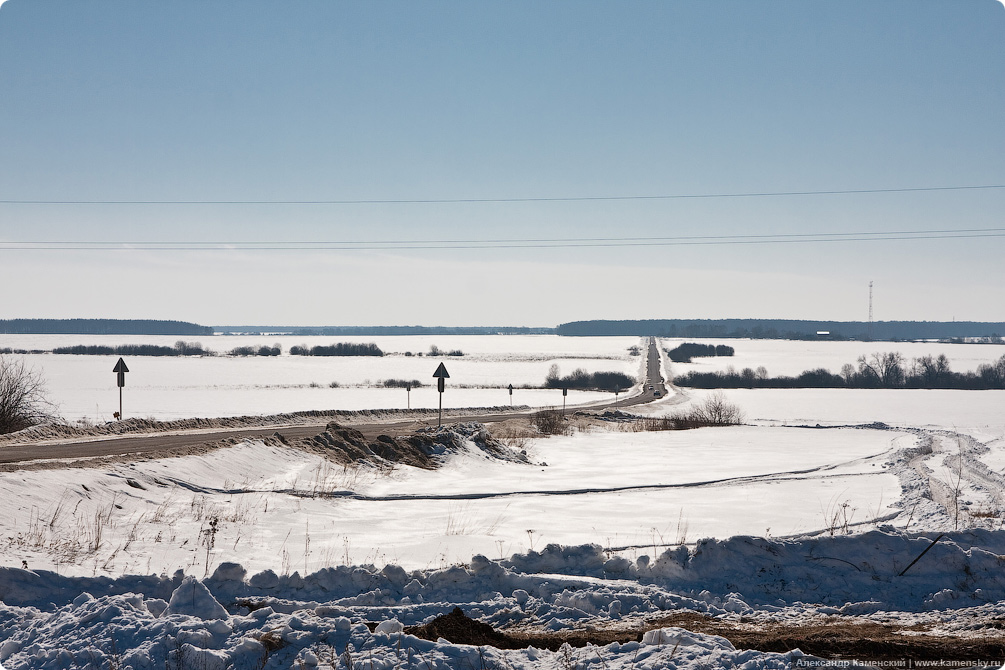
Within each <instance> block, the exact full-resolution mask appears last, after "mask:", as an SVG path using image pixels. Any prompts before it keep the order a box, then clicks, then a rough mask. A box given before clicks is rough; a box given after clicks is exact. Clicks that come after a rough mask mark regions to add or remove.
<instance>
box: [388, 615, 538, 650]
mask: <svg viewBox="0 0 1005 670" xmlns="http://www.w3.org/2000/svg"><path fill="white" fill-rule="evenodd" d="M405 632H406V633H408V634H409V635H414V636H415V637H420V638H422V639H423V640H431V641H433V642H435V641H436V640H438V639H439V638H441V637H442V638H443V639H445V640H449V641H450V642H453V643H454V644H470V645H474V646H476V647H481V646H486V645H487V646H490V647H495V648H497V649H522V648H524V647H527V646H529V644H527V643H524V642H523V641H521V640H517V639H514V638H511V637H510V636H509V635H506V634H505V633H500V632H499V631H497V630H496V629H494V628H493V627H492V626H490V625H488V624H487V623H482V622H481V621H476V620H475V619H472V618H470V617H469V616H468V615H466V614H465V613H464V611H463V610H462V609H461V608H460V607H455V608H454V609H453V611H451V612H450V613H449V614H443V615H441V616H438V617H436V618H435V619H433V620H432V621H430V622H429V623H426V624H422V625H421V626H406V627H405Z"/></svg>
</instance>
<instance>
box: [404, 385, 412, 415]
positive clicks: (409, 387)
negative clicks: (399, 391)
mask: <svg viewBox="0 0 1005 670" xmlns="http://www.w3.org/2000/svg"><path fill="white" fill-rule="evenodd" d="M405 393H407V394H408V409H412V385H411V384H405Z"/></svg>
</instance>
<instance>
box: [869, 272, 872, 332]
mask: <svg viewBox="0 0 1005 670" xmlns="http://www.w3.org/2000/svg"><path fill="white" fill-rule="evenodd" d="M869 323H870V324H871V323H872V282H869Z"/></svg>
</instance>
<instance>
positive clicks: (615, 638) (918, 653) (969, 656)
mask: <svg viewBox="0 0 1005 670" xmlns="http://www.w3.org/2000/svg"><path fill="white" fill-rule="evenodd" d="M668 627H677V628H684V629H686V630H689V631H693V632H696V633H705V634H709V635H718V636H720V637H724V638H726V639H727V640H729V641H730V643H731V644H733V646H734V647H736V648H737V649H756V650H758V651H773V652H778V653H784V652H788V651H791V650H792V649H800V650H802V651H803V653H806V654H811V655H813V656H818V657H820V658H826V659H835V660H836V659H857V660H859V661H863V662H869V661H887V662H888V661H898V660H901V661H908V660H910V661H939V660H952V661H954V662H964V661H965V662H970V663H977V662H978V661H981V662H985V663H987V662H990V661H994V660H995V659H1002V658H1005V638H1003V637H1002V636H1001V629H1002V628H1005V621H1003V620H999V621H989V622H987V630H986V631H982V632H983V635H980V636H979V637H953V636H946V635H928V634H925V631H927V630H928V629H929V628H930V625H929V624H916V625H912V626H907V627H898V626H891V625H884V624H877V623H869V622H861V621H854V622H849V621H847V620H842V619H840V618H837V619H835V620H834V621H833V622H828V623H822V624H813V625H791V624H781V623H778V624H775V623H770V622H769V623H765V622H757V623H753V622H747V621H744V620H742V619H741V620H740V621H738V622H735V621H725V620H722V619H717V618H714V617H710V616H706V615H704V614H699V613H697V612H677V613H675V614H672V615H670V616H667V617H661V618H659V619H649V620H647V621H646V622H645V623H644V624H638V625H629V626H612V627H610V628H604V629H596V630H578V629H574V630H562V631H541V632H532V631H521V632H517V633H509V634H507V633H504V632H501V631H497V630H495V629H494V628H492V627H491V626H489V625H488V624H485V623H482V622H480V621H476V620H474V619H471V618H470V617H468V616H467V615H465V614H464V612H463V611H462V610H461V608H459V607H455V608H454V610H453V611H452V612H450V613H449V614H444V615H442V616H439V617H436V618H435V619H433V620H432V621H430V622H429V623H427V624H423V625H421V626H408V627H406V628H405V632H406V633H408V634H410V635H415V636H416V637H420V638H423V639H426V640H433V641H435V640H437V639H438V638H441V637H442V638H444V639H446V640H449V641H450V642H452V643H454V644H470V645H475V646H482V645H487V646H492V647H496V648H498V649H521V648H526V647H529V646H534V647H537V648H538V649H549V650H551V651H558V650H559V649H560V648H561V646H562V645H563V644H566V643H568V644H569V645H571V646H573V647H585V646H587V645H588V644H593V645H599V646H603V645H608V644H611V643H612V642H619V643H621V644H624V643H627V642H640V641H642V636H643V635H644V634H645V633H646V632H647V631H650V630H658V629H660V628H668ZM903 667H912V664H911V663H905V664H904V666H903Z"/></svg>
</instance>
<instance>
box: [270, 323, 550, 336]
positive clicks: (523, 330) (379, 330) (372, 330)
mask: <svg viewBox="0 0 1005 670" xmlns="http://www.w3.org/2000/svg"><path fill="white" fill-rule="evenodd" d="M258 330H260V331H262V332H271V333H276V332H289V333H290V334H291V335H323V336H344V337H379V336H386V335H552V334H554V333H555V329H554V328H528V327H523V326H473V327H451V326H319V327H316V328H288V327H274V328H259V329H258Z"/></svg>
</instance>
